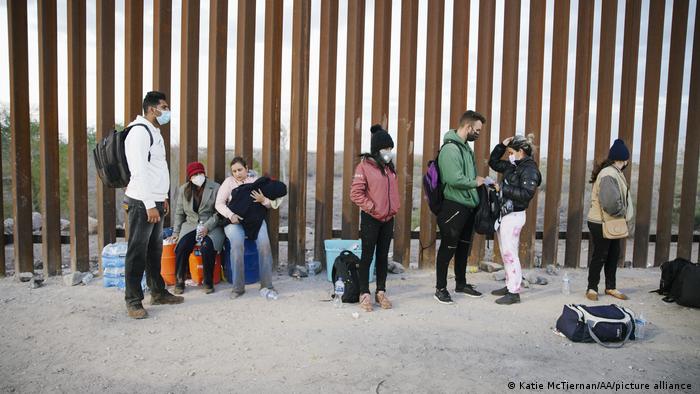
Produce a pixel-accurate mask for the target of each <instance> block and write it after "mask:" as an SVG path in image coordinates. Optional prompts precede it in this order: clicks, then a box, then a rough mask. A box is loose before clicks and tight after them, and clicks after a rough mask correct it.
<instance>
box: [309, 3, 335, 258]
mask: <svg viewBox="0 0 700 394" xmlns="http://www.w3.org/2000/svg"><path fill="white" fill-rule="evenodd" d="M337 64H338V1H337V0H328V1H324V2H323V3H322V4H321V37H320V50H319V70H318V129H317V130H318V132H317V136H316V209H315V211H316V212H315V214H316V216H315V219H316V223H315V231H314V258H315V259H316V260H317V261H325V247H324V243H323V241H324V240H326V239H329V238H332V236H333V207H334V205H335V204H334V203H333V179H334V177H335V174H334V171H335V111H336V108H335V97H336V75H337Z"/></svg>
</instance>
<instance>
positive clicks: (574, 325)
mask: <svg viewBox="0 0 700 394" xmlns="http://www.w3.org/2000/svg"><path fill="white" fill-rule="evenodd" d="M557 330H559V332H561V333H562V334H564V335H565V336H566V337H567V338H569V339H571V340H572V341H574V342H597V343H598V344H600V345H602V346H605V347H609V348H619V347H622V346H623V345H624V344H625V342H627V341H628V340H630V339H632V340H633V339H634V313H633V312H632V311H631V310H629V309H627V308H624V307H620V306H617V305H615V304H612V305H601V306H587V305H576V304H568V305H564V310H563V311H562V313H561V316H559V319H558V320H557Z"/></svg>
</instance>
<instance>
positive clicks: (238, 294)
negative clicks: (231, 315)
mask: <svg viewBox="0 0 700 394" xmlns="http://www.w3.org/2000/svg"><path fill="white" fill-rule="evenodd" d="M243 294H245V290H231V295H230V296H229V297H230V298H231V299H232V300H235V299H236V298H239V297H241V296H242V295H243Z"/></svg>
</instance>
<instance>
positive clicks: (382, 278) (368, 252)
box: [360, 211, 394, 294]
mask: <svg viewBox="0 0 700 394" xmlns="http://www.w3.org/2000/svg"><path fill="white" fill-rule="evenodd" d="M360 219H361V220H360V239H362V257H361V258H360V294H363V293H369V267H370V265H371V264H372V256H374V255H375V253H376V256H377V259H376V262H375V268H376V269H377V291H386V275H387V270H388V265H389V245H390V244H391V239H392V238H393V237H394V218H391V220H389V221H388V222H381V221H379V220H377V219H375V218H373V217H372V215H370V214H368V213H366V212H364V211H363V212H362V215H361V217H360ZM375 249H376V252H375Z"/></svg>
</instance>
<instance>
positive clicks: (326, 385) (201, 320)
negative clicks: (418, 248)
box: [0, 269, 700, 393]
mask: <svg viewBox="0 0 700 394" xmlns="http://www.w3.org/2000/svg"><path fill="white" fill-rule="evenodd" d="M567 272H568V274H569V276H570V277H571V278H572V293H571V295H563V294H562V293H561V276H562V272H560V274H559V275H558V276H549V275H547V274H545V273H544V272H542V273H541V275H542V276H545V277H547V278H548V279H549V281H550V284H548V285H546V286H534V285H533V286H531V288H529V289H526V290H525V292H524V293H523V294H522V303H521V304H518V305H512V306H500V305H496V304H495V303H494V300H495V299H496V297H494V296H491V295H490V294H488V293H489V292H490V291H491V290H494V289H496V288H499V287H501V286H503V283H502V282H496V281H494V280H493V278H492V274H489V273H485V272H480V273H477V274H468V278H469V281H470V282H471V283H474V284H475V285H476V286H477V288H478V289H479V290H481V291H482V292H484V293H485V295H484V297H483V298H480V299H473V298H467V297H465V296H463V295H456V294H453V297H454V299H455V304H454V305H441V304H438V303H437V302H436V301H435V300H434V299H433V297H432V294H433V292H434V280H435V279H434V271H433V270H417V271H412V270H409V271H407V272H405V273H404V274H398V275H394V274H390V275H389V278H388V283H387V288H388V294H389V296H390V298H391V299H392V301H393V302H394V309H392V310H379V309H378V308H377V307H375V311H374V312H372V313H363V312H361V311H360V310H359V307H358V306H357V305H348V304H346V305H344V307H343V308H341V309H334V308H333V306H332V305H331V304H330V303H329V302H327V300H328V299H329V292H330V288H331V285H330V283H329V282H327V281H326V279H325V272H324V273H323V274H322V275H319V276H315V277H311V278H305V279H302V280H297V279H293V278H290V277H289V276H287V275H286V273H285V271H284V270H280V272H278V274H277V275H276V276H275V278H274V279H275V287H276V288H277V289H278V290H279V292H280V298H279V299H278V300H276V301H275V300H273V301H267V300H265V299H264V298H261V297H260V295H259V293H258V287H257V285H249V286H248V287H247V291H246V294H245V295H244V296H243V297H241V298H239V299H236V300H231V299H229V294H230V285H229V284H224V283H222V284H219V285H217V287H216V290H217V291H216V292H215V293H214V294H212V295H205V294H203V293H202V292H201V290H199V289H197V288H191V287H188V288H187V291H186V292H185V302H184V304H181V305H175V306H150V305H149V304H148V299H149V296H148V295H147V296H146V300H145V306H146V308H147V310H148V312H149V314H150V318H148V319H145V320H141V321H135V320H131V319H130V318H128V317H127V316H126V313H125V307H124V301H123V293H122V292H120V291H119V290H116V289H114V288H103V287H102V283H101V280H99V279H95V280H94V281H93V282H91V283H89V284H88V285H87V286H75V287H67V286H65V285H64V284H63V281H62V280H61V278H50V279H48V281H47V282H46V283H45V286H44V287H41V288H38V289H34V290H30V289H29V288H28V287H27V284H26V283H20V282H17V281H16V280H14V279H12V278H5V279H0V306H1V307H0V310H1V311H2V312H1V313H2V317H1V318H0V355H1V356H0V392H21V393H25V392H27V393H33V392H70V393H74V392H106V393H134V392H157V393H168V392H173V393H185V392H188V393H189V392H242V393H250V392H254V393H276V392H285V393H296V392H339V393H340V392H342V393H345V392H353V393H354V392H358V393H368V392H371V393H385V392H394V393H408V392H430V393H442V392H447V393H452V392H461V393H467V392H468V393H471V392H479V393H480V392H499V393H503V392H508V391H513V390H509V389H508V383H509V382H513V383H514V384H515V385H516V390H518V391H521V390H519V389H520V382H523V383H531V384H543V385H544V390H542V391H545V392H546V391H553V390H547V385H548V382H557V383H559V382H562V381H568V382H569V383H580V384H585V383H596V382H613V383H614V382H618V383H634V384H644V383H648V384H650V385H651V387H652V389H653V385H654V384H658V382H659V381H663V382H667V383H670V384H686V385H687V384H690V385H691V388H690V389H686V390H682V391H684V392H698V391H699V390H700V311H698V310H693V309H689V308H684V307H681V306H678V305H676V304H665V303H664V302H662V301H661V297H660V296H658V295H657V294H650V293H649V291H650V290H653V289H655V288H657V287H658V280H659V271H658V269H619V270H618V287H619V288H620V289H621V290H623V291H624V292H626V293H627V294H628V295H629V296H630V298H631V299H630V300H629V301H617V303H618V304H621V305H624V306H626V307H629V308H630V309H632V310H633V311H635V312H644V315H645V317H646V318H647V320H649V321H650V323H651V324H650V326H649V328H648V330H647V336H646V338H645V339H644V340H643V341H635V342H630V343H628V344H627V345H625V346H624V347H623V348H622V349H605V348H603V347H601V346H599V345H597V344H578V343H572V342H570V341H569V340H567V339H565V338H562V337H560V336H557V335H555V334H554V333H553V331H552V329H553V327H554V326H555V322H556V319H557V317H558V316H559V314H560V313H561V310H562V306H563V305H564V304H566V303H586V304H592V303H591V302H587V300H585V299H584V297H583V293H584V290H585V287H586V280H585V279H586V275H587V271H586V270H585V269H578V270H567ZM449 287H450V289H451V288H453V287H454V281H453V279H450V281H449ZM371 288H372V289H374V285H371ZM614 302H616V301H615V300H613V299H612V298H611V297H608V296H601V300H600V301H599V302H598V304H609V303H614ZM353 312H358V313H359V318H355V317H353ZM530 387H533V386H530ZM686 387H687V386H686ZM560 391H561V390H560ZM571 391H573V392H580V391H585V392H590V391H591V390H571ZM652 391H653V390H652ZM620 392H624V391H620ZM626 392H640V390H630V391H626ZM655 392H669V391H668V390H657V391H655ZM670 392H673V391H670Z"/></svg>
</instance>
